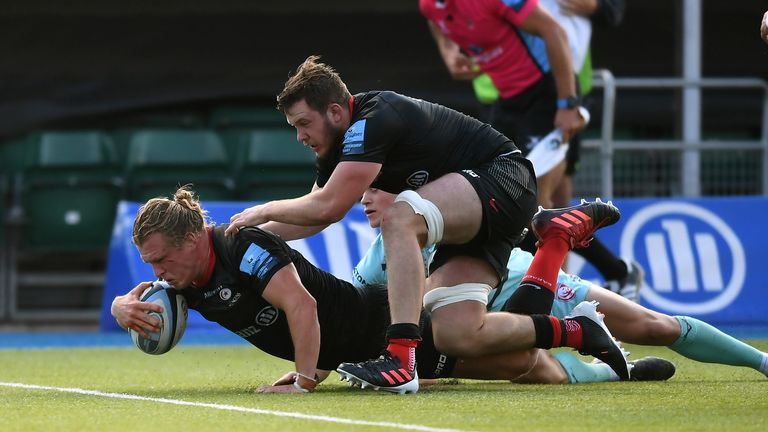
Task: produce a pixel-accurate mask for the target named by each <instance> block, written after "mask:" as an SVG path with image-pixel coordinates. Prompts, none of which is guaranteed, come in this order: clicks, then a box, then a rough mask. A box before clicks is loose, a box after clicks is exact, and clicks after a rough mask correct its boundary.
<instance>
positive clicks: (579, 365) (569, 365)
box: [552, 351, 619, 384]
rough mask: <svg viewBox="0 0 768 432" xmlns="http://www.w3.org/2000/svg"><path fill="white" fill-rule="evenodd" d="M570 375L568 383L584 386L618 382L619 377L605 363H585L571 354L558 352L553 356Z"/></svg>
mask: <svg viewBox="0 0 768 432" xmlns="http://www.w3.org/2000/svg"><path fill="white" fill-rule="evenodd" d="M552 356H553V357H554V358H555V360H557V361H558V362H559V363H560V365H561V366H562V367H563V369H565V373H566V374H568V382H569V383H571V384H582V383H592V382H606V381H618V380H619V376H618V375H616V372H614V371H613V369H611V367H610V366H608V365H607V364H605V363H596V364H595V363H585V362H583V361H581V360H579V359H578V357H576V356H575V355H573V354H571V353H569V352H564V351H560V352H556V353H554V354H553V355H552Z"/></svg>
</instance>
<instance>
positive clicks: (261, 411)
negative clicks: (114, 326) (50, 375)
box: [0, 382, 464, 432]
mask: <svg viewBox="0 0 768 432" xmlns="http://www.w3.org/2000/svg"><path fill="white" fill-rule="evenodd" d="M0 387H13V388H22V389H27V390H48V391H56V392H62V393H75V394H80V395H87V396H98V397H105V398H113V399H130V400H139V401H147V402H157V403H164V404H170V405H185V406H194V407H203V408H212V409H217V410H223V411H238V412H246V413H251V414H262V415H271V416H275V417H289V418H296V419H302V420H314V421H323V422H329V423H341V424H348V425H357V426H376V427H384V428H392V429H402V430H416V431H425V432H464V431H461V430H459V429H441V428H433V427H428V426H421V425H412V424H403V423H392V422H375V421H366V420H353V419H345V418H340V417H330V416H322V415H312V414H302V413H298V412H289V411H274V410H265V409H258V408H247V407H239V406H234V405H220V404H212V403H205V402H190V401H184V400H177V399H164V398H154V397H147V396H139V395H132V394H126V393H106V392H101V391H98V390H86V389H79V388H66V387H50V386H41V385H33V384H22V383H9V382H0ZM299 397H301V396H299Z"/></svg>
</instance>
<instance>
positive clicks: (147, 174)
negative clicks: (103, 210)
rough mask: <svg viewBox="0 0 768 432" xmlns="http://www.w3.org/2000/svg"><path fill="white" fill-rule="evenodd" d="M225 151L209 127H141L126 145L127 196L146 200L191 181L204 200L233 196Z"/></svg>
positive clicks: (223, 198)
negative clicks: (127, 146)
mask: <svg viewBox="0 0 768 432" xmlns="http://www.w3.org/2000/svg"><path fill="white" fill-rule="evenodd" d="M231 171H232V170H231V167H230V165H229V161H228V158H227V152H226V149H225V147H224V144H223V143H222V141H221V139H220V138H219V136H218V135H217V134H216V132H215V131H213V130H208V129H140V130H136V131H135V132H134V133H133V134H132V136H131V138H130V144H129V148H128V161H127V167H126V176H127V183H128V188H127V189H128V190H127V198H128V199H130V200H133V201H140V202H143V201H146V200H148V199H150V198H153V197H156V196H167V195H168V194H170V193H172V192H173V191H174V190H176V188H177V187H178V186H180V185H184V184H187V183H192V184H193V185H194V188H195V191H197V193H198V195H199V197H200V199H201V200H203V201H227V200H232V199H234V197H235V184H234V180H233V178H232V176H231Z"/></svg>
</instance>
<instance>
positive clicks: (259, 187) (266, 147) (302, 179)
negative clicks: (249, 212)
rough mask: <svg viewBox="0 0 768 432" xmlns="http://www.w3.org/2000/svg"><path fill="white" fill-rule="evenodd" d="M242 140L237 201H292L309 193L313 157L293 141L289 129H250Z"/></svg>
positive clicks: (313, 166)
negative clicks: (291, 199)
mask: <svg viewBox="0 0 768 432" xmlns="http://www.w3.org/2000/svg"><path fill="white" fill-rule="evenodd" d="M244 141H245V144H246V145H245V146H244V147H245V148H244V153H245V154H244V158H243V164H242V166H241V167H240V172H239V175H238V177H237V184H238V191H239V195H238V196H239V198H240V199H242V200H248V201H268V200H274V199H283V198H294V197H298V196H301V195H304V194H306V193H308V192H309V191H310V190H312V185H313V184H314V181H315V176H316V170H315V154H314V153H313V152H312V151H310V150H308V149H306V148H304V147H303V146H302V145H301V144H299V143H298V142H296V134H295V133H294V132H293V130H292V129H288V128H284V129H260V130H252V131H250V132H249V133H247V134H246V135H245V136H244Z"/></svg>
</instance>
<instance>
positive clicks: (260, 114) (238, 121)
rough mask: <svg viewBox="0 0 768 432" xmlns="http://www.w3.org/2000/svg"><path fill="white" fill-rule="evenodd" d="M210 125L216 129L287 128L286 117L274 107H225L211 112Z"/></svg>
mask: <svg viewBox="0 0 768 432" xmlns="http://www.w3.org/2000/svg"><path fill="white" fill-rule="evenodd" d="M209 123H210V126H211V127H213V128H216V129H228V128H251V129H253V128H277V127H281V126H285V116H283V115H282V114H281V113H280V112H279V111H277V109H275V107H274V106H254V105H224V106H219V107H216V108H214V109H213V110H211V115H210V120H209Z"/></svg>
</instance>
